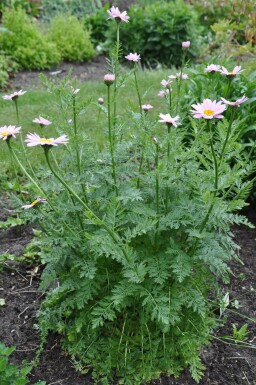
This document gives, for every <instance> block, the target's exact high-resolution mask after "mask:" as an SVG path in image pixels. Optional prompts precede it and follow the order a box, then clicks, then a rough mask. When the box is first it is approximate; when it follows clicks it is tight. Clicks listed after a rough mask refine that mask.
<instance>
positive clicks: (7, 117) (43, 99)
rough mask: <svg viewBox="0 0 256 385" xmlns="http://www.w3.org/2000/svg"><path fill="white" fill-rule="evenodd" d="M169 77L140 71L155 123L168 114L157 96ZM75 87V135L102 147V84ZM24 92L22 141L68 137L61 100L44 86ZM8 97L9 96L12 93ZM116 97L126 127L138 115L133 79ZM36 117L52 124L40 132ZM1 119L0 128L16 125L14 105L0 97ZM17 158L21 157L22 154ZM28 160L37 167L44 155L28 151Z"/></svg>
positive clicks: (3, 154)
mask: <svg viewBox="0 0 256 385" xmlns="http://www.w3.org/2000/svg"><path fill="white" fill-rule="evenodd" d="M170 73H171V70H157V71H156V70H154V71H153V70H146V71H142V70H140V71H139V73H138V83H139V88H140V93H141V96H142V103H144V104H152V105H153V106H154V110H152V111H151V112H150V114H152V115H153V116H154V117H155V118H156V119H157V117H158V115H159V113H160V112H163V113H164V112H165V113H167V112H168V110H167V109H166V111H163V107H160V106H161V105H162V100H161V99H160V98H159V96H158V95H157V94H158V92H159V90H160V89H161V85H160V82H161V80H162V79H164V78H167V76H168V75H170ZM76 86H77V87H78V88H80V92H79V94H78V96H77V106H78V108H81V111H80V113H79V116H78V118H77V123H78V131H79V132H84V133H86V134H87V135H88V136H89V137H91V138H92V139H93V140H94V141H95V143H96V144H98V145H99V146H103V145H104V143H105V140H107V117H106V115H105V113H104V112H103V111H100V110H99V106H98V103H97V100H98V98H99V97H103V98H104V100H105V103H104V106H105V108H107V87H106V85H105V84H104V82H103V80H100V81H89V82H86V83H82V84H77V85H76ZM26 91H27V93H26V94H25V95H23V96H22V97H20V98H19V100H18V103H19V115H20V125H21V127H22V135H23V138H24V137H25V135H26V133H28V132H36V133H38V134H39V135H40V136H46V137H47V136H51V135H52V136H54V135H56V134H67V135H68V134H69V132H70V130H72V124H68V120H69V119H71V118H72V110H71V108H66V106H64V105H63V106H62V108H60V106H59V102H60V99H59V98H57V97H56V95H54V94H53V93H49V92H48V91H47V90H46V89H45V88H44V87H43V86H42V88H40V89H39V90H31V91H30V90H26ZM9 93H11V91H10V92H9ZM2 95H4V94H2ZM2 95H1V96H2ZM119 95H120V96H121V97H120V98H118V100H121V101H122V102H118V104H117V114H118V115H119V118H120V117H121V119H119V122H120V121H121V124H125V126H126V127H129V120H130V118H131V115H132V114H133V113H136V112H137V113H138V112H139V103H138V98H137V94H136V91H135V84H134V77H133V75H131V76H130V77H129V78H128V79H127V81H126V84H125V86H124V87H122V88H121V89H120V90H119ZM99 111H100V112H99ZM39 115H41V116H43V117H44V118H47V119H49V120H51V121H52V122H53V124H52V125H51V126H49V127H46V128H41V127H40V126H39V125H37V124H34V123H33V122H32V120H33V119H34V118H36V117H38V116H39ZM0 118H1V123H0V124H1V126H3V125H17V118H16V110H15V104H14V102H12V101H6V100H3V99H2V97H1V98H0ZM128 129H129V128H128ZM14 142H15V143H14ZM13 145H14V146H15V148H16V150H17V151H18V150H19V149H20V147H21V146H20V142H19V140H16V141H13ZM0 146H1V148H0V162H1V168H2V171H6V172H7V173H9V172H11V169H12V168H11V164H10V157H9V152H8V148H7V146H6V145H5V143H2V141H1V143H0ZM20 156H21V157H22V154H21V153H20ZM29 157H30V161H31V163H32V164H33V165H35V164H40V163H41V162H42V161H44V156H43V152H42V151H40V149H38V148H34V149H32V150H30V151H29Z"/></svg>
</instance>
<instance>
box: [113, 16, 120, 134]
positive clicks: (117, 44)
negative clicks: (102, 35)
mask: <svg viewBox="0 0 256 385" xmlns="http://www.w3.org/2000/svg"><path fill="white" fill-rule="evenodd" d="M119 24H120V23H119V22H117V23H116V57H115V63H114V65H115V68H114V74H115V81H114V112H113V128H114V130H115V127H116V109H117V72H118V64H119V45H120V37H119V27H120V25H119Z"/></svg>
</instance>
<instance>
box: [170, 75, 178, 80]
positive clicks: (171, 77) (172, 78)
mask: <svg viewBox="0 0 256 385" xmlns="http://www.w3.org/2000/svg"><path fill="white" fill-rule="evenodd" d="M168 78H169V79H171V80H174V79H176V78H177V76H176V75H169V76H168Z"/></svg>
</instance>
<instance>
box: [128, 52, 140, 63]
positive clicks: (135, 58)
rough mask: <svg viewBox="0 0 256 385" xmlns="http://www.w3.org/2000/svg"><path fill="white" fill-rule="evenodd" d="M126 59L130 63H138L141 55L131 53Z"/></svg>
mask: <svg viewBox="0 0 256 385" xmlns="http://www.w3.org/2000/svg"><path fill="white" fill-rule="evenodd" d="M125 59H127V60H129V61H134V62H138V61H139V60H140V55H139V54H137V53H136V52H135V53H129V55H127V56H125Z"/></svg>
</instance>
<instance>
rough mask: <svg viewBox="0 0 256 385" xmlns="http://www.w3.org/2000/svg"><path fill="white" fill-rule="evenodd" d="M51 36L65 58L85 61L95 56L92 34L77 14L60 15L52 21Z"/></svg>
mask: <svg viewBox="0 0 256 385" xmlns="http://www.w3.org/2000/svg"><path fill="white" fill-rule="evenodd" d="M49 37H50V39H51V41H53V42H54V43H55V44H56V46H57V47H58V50H59V52H60V54H61V58H62V59H63V60H68V61H84V60H90V59H92V58H93V57H94V56H95V50H94V48H93V45H92V43H91V40H90V34H89V32H88V31H85V30H84V29H83V25H82V23H81V22H80V21H79V20H78V19H77V18H76V17H75V16H70V15H69V16H68V15H64V14H63V15H59V16H56V17H55V18H54V19H53V20H52V23H51V27H50V32H49Z"/></svg>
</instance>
